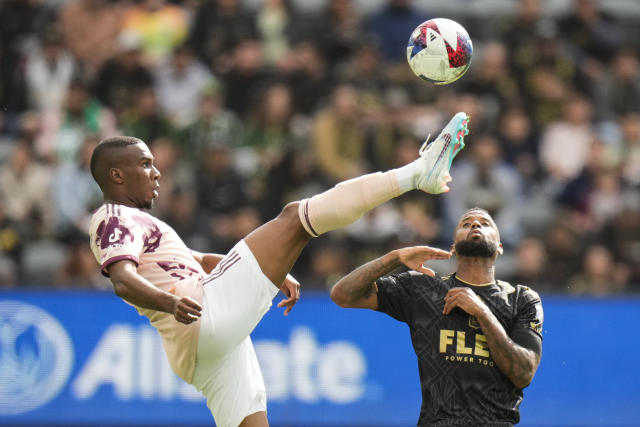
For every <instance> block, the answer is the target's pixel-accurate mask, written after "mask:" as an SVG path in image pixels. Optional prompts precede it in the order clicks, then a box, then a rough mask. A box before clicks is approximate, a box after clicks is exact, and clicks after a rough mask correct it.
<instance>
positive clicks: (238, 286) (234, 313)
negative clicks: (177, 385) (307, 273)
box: [192, 240, 279, 427]
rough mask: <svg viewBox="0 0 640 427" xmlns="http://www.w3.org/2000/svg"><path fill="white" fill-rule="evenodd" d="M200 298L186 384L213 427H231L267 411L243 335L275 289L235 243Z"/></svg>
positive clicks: (257, 368)
mask: <svg viewBox="0 0 640 427" xmlns="http://www.w3.org/2000/svg"><path fill="white" fill-rule="evenodd" d="M203 284H204V298H203V309H202V317H201V318H200V321H201V322H202V323H201V325H200V335H199V337H198V352H197V355H196V369H195V372H194V374H193V379H192V383H193V385H194V386H196V388H197V389H198V390H200V392H202V394H203V395H204V396H205V397H206V398H207V406H208V407H209V409H210V410H211V413H212V414H213V417H214V419H215V421H216V425H217V426H218V427H237V426H238V425H239V424H240V423H241V422H242V420H243V419H244V418H245V417H247V416H248V415H251V414H254V413H256V412H259V411H266V410H267V398H266V393H265V388H264V380H263V379H262V373H261V372H260V366H259V365H258V359H257V357H256V354H255V351H254V349H253V345H252V344H251V338H249V334H250V333H251V332H252V331H253V329H254V328H255V327H256V325H257V324H258V322H260V320H261V319H262V316H264V314H265V313H266V312H267V311H268V310H269V308H270V307H271V301H272V300H273V298H274V297H275V296H276V294H277V293H278V291H279V289H278V288H277V287H276V286H274V284H273V283H272V282H271V281H270V280H269V279H268V278H267V276H265V275H264V273H263V272H262V270H261V269H260V266H259V265H258V261H257V260H256V258H255V257H254V256H253V253H251V251H250V250H249V247H248V246H247V244H246V243H245V242H244V240H241V241H240V242H238V244H236V245H235V246H234V248H233V249H231V251H229V253H228V254H227V255H226V256H225V257H224V259H222V261H220V263H218V265H217V266H216V268H215V269H214V270H213V271H212V272H211V274H209V276H208V277H206V278H205V279H204V280H203Z"/></svg>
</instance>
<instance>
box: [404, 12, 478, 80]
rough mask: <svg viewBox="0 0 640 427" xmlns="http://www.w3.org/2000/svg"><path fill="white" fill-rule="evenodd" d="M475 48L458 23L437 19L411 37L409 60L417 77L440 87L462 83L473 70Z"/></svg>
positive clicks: (426, 22) (408, 50)
mask: <svg viewBox="0 0 640 427" xmlns="http://www.w3.org/2000/svg"><path fill="white" fill-rule="evenodd" d="M472 56H473V45H472V44H471V38H469V34H467V30H465V29H464V27H462V25H460V24H458V23H457V22H455V21H452V20H450V19H445V18H435V19H430V20H428V21H425V22H423V23H422V24H420V25H418V26H417V27H416V29H415V30H413V32H412V33H411V37H409V43H408V44H407V61H409V66H410V67H411V70H412V71H413V72H414V73H415V75H416V76H418V77H420V78H421V79H423V80H426V81H428V82H431V83H433V84H436V85H446V84H449V83H452V82H455V81H456V80H458V79H459V78H460V77H462V75H463V74H464V73H466V72H467V70H468V69H469V65H471V57H472Z"/></svg>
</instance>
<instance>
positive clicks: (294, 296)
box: [278, 274, 300, 316]
mask: <svg viewBox="0 0 640 427" xmlns="http://www.w3.org/2000/svg"><path fill="white" fill-rule="evenodd" d="M280 290H281V291H282V293H283V294H284V295H285V296H286V297H287V299H283V300H282V301H280V302H279V303H278V307H287V308H285V309H284V315H285V316H288V315H289V312H290V311H291V309H292V308H293V306H294V305H296V303H297V302H298V300H299V299H300V283H298V281H297V280H296V279H294V278H293V276H292V275H290V274H287V277H286V278H285V279H284V283H283V284H282V286H280Z"/></svg>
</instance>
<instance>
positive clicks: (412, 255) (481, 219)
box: [331, 208, 543, 427]
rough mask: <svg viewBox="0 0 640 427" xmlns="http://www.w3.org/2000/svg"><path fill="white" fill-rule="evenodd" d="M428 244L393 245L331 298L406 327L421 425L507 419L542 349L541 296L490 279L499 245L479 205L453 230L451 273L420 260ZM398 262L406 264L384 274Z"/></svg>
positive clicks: (429, 251)
mask: <svg viewBox="0 0 640 427" xmlns="http://www.w3.org/2000/svg"><path fill="white" fill-rule="evenodd" d="M435 251H438V250H437V249H434V248H430V247H428V246H415V247H408V248H402V249H397V250H394V251H391V252H389V253H388V254H386V255H384V256H382V257H380V258H378V259H376V260H373V261H371V262H369V263H367V264H364V265H362V266H360V267H359V268H357V269H356V270H354V271H352V272H351V273H349V274H348V275H347V276H345V277H344V278H342V279H341V280H340V281H339V282H338V283H336V284H335V285H334V287H333V289H332V290H331V298H332V299H333V301H334V302H336V304H338V305H340V306H341V307H348V308H369V309H372V310H377V311H381V312H384V313H387V314H388V315H390V316H391V317H393V318H395V319H397V320H399V321H401V322H405V323H407V324H408V325H409V329H410V332H411V341H412V343H413V348H414V350H415V353H416V355H417V357H418V368H419V371H420V383H421V386H422V409H421V411H420V418H419V420H418V426H420V427H423V426H491V427H498V426H500V427H502V426H512V425H514V424H516V423H518V422H519V421H520V413H519V411H518V406H519V405H520V402H521V401H522V398H523V394H522V389H523V388H525V387H526V386H528V385H529V383H530V382H531V380H532V379H533V376H534V374H535V372H536V369H537V368H538V364H539V363H540V356H541V354H542V335H541V332H542V322H543V313H542V303H541V301H540V297H539V296H538V294H537V293H536V292H535V291H533V290H532V289H530V288H528V287H526V286H522V285H511V284H509V283H507V282H503V281H500V280H496V279H495V261H496V258H497V257H498V255H500V254H502V244H501V243H500V234H499V232H498V228H497V227H496V224H495V222H494V221H493V219H492V218H491V216H490V215H489V213H488V212H487V211H485V210H483V209H479V208H472V209H469V210H468V211H466V212H465V213H464V214H463V215H462V217H461V219H460V222H459V223H458V225H457V227H456V231H455V234H454V242H453V245H452V247H451V252H450V253H449V255H453V254H455V255H456V259H457V268H456V273H454V274H452V275H451V276H447V277H441V276H439V275H437V274H435V273H434V272H433V270H431V269H429V268H427V267H425V266H424V265H423V264H424V262H425V261H427V260H429V259H434V258H435V255H436V254H438V253H439V251H438V252H435ZM402 266H406V267H408V268H409V269H411V270H410V271H407V272H404V273H400V274H391V275H387V274H389V273H390V272H392V271H393V270H395V269H396V268H398V267H402Z"/></svg>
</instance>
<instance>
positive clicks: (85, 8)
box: [60, 0, 124, 76]
mask: <svg viewBox="0 0 640 427" xmlns="http://www.w3.org/2000/svg"><path fill="white" fill-rule="evenodd" d="M123 12H124V7H123V4H122V3H121V2H114V1H112V0H70V1H67V2H66V4H65V5H64V6H63V7H62V9H61V11H60V29H61V31H62V33H63V35H64V40H65V43H66V45H67V46H68V47H69V49H70V50H71V53H72V54H73V56H74V57H75V58H76V59H77V60H78V61H79V62H80V63H82V64H83V65H84V66H85V71H86V72H87V73H88V74H89V75H91V76H93V75H94V74H95V73H96V72H97V71H98V70H99V69H100V68H101V67H102V64H103V63H104V62H105V61H106V60H107V59H109V58H111V57H112V56H114V55H115V54H116V53H117V51H118V33H119V32H120V23H121V21H122V13H123Z"/></svg>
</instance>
